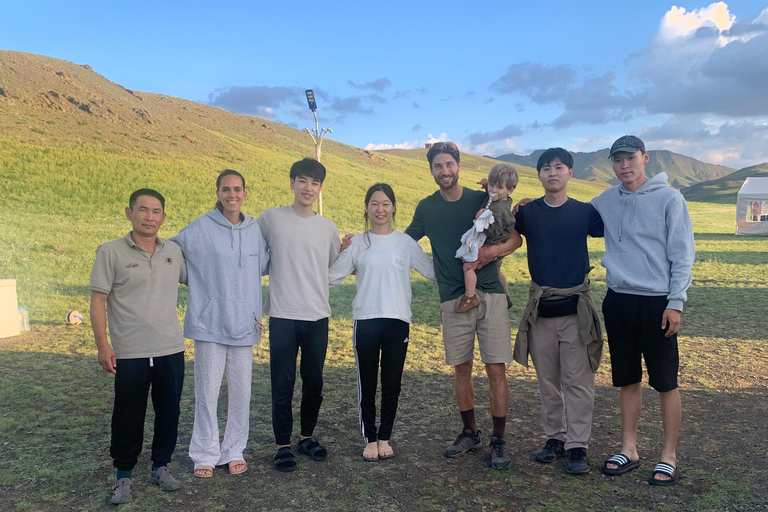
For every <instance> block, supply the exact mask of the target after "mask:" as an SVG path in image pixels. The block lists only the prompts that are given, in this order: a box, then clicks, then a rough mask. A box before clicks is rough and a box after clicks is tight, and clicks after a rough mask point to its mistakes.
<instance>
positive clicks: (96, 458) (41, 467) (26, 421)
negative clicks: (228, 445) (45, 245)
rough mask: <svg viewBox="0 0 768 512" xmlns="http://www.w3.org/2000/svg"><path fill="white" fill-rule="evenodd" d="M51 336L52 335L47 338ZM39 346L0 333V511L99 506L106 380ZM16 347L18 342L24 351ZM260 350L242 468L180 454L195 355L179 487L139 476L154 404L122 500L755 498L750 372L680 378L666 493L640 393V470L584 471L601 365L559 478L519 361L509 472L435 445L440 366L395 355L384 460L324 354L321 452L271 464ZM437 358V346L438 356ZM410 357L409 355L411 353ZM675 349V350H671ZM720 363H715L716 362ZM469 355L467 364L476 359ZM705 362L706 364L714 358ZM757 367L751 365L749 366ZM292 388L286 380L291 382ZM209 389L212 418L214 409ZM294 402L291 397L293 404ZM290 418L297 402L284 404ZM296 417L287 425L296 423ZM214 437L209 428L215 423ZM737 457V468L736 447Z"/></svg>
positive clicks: (202, 505) (449, 421)
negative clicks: (674, 471) (164, 488)
mask: <svg viewBox="0 0 768 512" xmlns="http://www.w3.org/2000/svg"><path fill="white" fill-rule="evenodd" d="M48 335H51V336H53V335H55V332H51V333H48ZM36 343H38V344H39V345H40V346H28V345H27V346H19V345H16V344H14V343H4V344H3V345H2V347H1V348H2V350H0V446H3V460H4V463H3V465H2V466H0V492H2V494H3V496H4V500H3V504H2V506H1V507H8V508H9V509H11V510H12V509H16V508H27V509H34V510H38V509H40V510H54V509H55V510H81V509H100V508H107V507H109V505H108V504H107V499H108V497H109V490H108V489H109V486H110V485H111V483H112V481H113V479H114V476H113V468H112V467H111V461H110V459H109V455H108V445H109V430H110V426H109V423H110V414H111V407H112V397H113V392H112V382H113V378H112V376H111V375H108V374H106V373H104V372H103V371H102V370H101V369H100V368H99V367H98V365H97V364H96V361H95V356H94V355H65V354H51V353H46V352H44V350H45V349H46V345H45V344H46V340H45V338H44V337H41V339H39V340H38V341H36ZM348 348H349V347H348V343H347V340H332V341H331V349H332V351H337V352H338V351H344V350H348ZM22 350H30V351H22ZM267 355H268V351H267V350H266V349H265V348H264V347H262V348H259V349H258V351H257V352H256V354H255V364H254V369H253V389H252V400H251V422H250V427H251V432H250V440H249V443H248V446H247V448H246V451H245V458H246V459H247V460H248V462H249V465H250V469H249V471H248V472H247V473H246V474H244V475H242V476H240V477H233V476H230V475H228V474H227V472H226V469H223V468H217V469H216V472H215V475H214V478H212V479H208V480H201V479H195V478H194V477H193V476H192V475H191V472H192V463H191V461H190V459H189V458H188V456H187V451H188V445H189V439H190V436H191V430H192V421H193V414H194V399H193V397H194V381H193V363H192V361H188V362H187V365H186V379H187V380H186V384H185V389H184V393H183V397H182V404H181V408H182V416H181V419H180V429H179V441H178V446H177V449H176V455H175V458H174V462H173V463H172V465H171V469H173V470H174V471H177V473H178V474H179V476H180V479H181V481H182V484H183V487H182V491H181V492H178V493H162V492H161V491H159V490H158V489H157V488H156V487H153V486H149V485H148V484H147V483H146V477H147V472H148V470H147V468H148V465H149V460H148V456H149V451H150V450H149V440H150V436H151V432H152V427H151V424H152V413H151V410H150V411H149V413H148V419H147V427H146V430H145V436H144V437H145V443H144V450H143V452H142V455H141V458H140V462H139V465H138V466H137V468H136V470H135V478H134V495H135V502H134V503H133V504H132V505H130V506H128V507H127V508H126V509H125V510H153V509H160V508H164V509H172V510H185V511H186V510H189V511H197V510H218V509H221V510H224V509H230V508H234V509H242V510H265V511H266V510H270V511H271V510H302V509H303V510H313V511H324V510H334V511H346V510H348V511H352V510H360V508H361V505H360V504H361V503H384V504H386V507H385V506H382V507H381V509H382V510H393V511H400V510H403V511H405V510H408V511H411V510H478V511H479V510H517V509H525V508H528V507H532V509H533V510H549V509H553V510H554V509H557V510H585V509H591V510H598V511H612V510H614V508H615V506H616V503H617V500H619V501H620V502H621V505H622V506H623V507H625V508H626V509H639V510H645V509H647V510H724V509H726V508H729V507H733V506H736V505H738V506H739V507H741V508H740V509H744V510H747V509H749V508H750V504H754V505H755V506H757V505H758V504H761V503H762V496H764V495H765V492H766V488H765V487H766V482H768V453H766V448H765V443H764V441H763V438H764V432H763V431H764V427H765V422H766V417H768V396H766V395H767V393H766V389H765V386H764V384H760V383H761V382H763V381H760V380H759V379H758V380H755V378H754V376H747V375H742V376H741V377H742V378H743V379H744V385H743V387H741V388H739V387H738V386H737V387H733V386H731V387H729V388H727V389H724V390H717V389H709V388H706V387H701V386H697V385H695V382H694V381H693V380H691V379H688V378H687V377H685V376H684V377H683V385H684V387H683V389H684V391H683V404H684V408H685V420H684V425H683V430H682V433H681V440H680V447H679V450H678V452H679V466H680V468H681V473H682V475H683V479H682V480H681V483H680V485H678V486H677V487H675V488H672V489H667V490H659V489H654V488H651V487H650V486H648V485H647V483H645V480H646V479H647V478H648V476H649V475H650V472H651V469H652V467H653V464H655V462H656V459H657V458H658V456H659V454H660V452H661V448H662V445H663V440H662V435H661V428H660V425H659V421H658V418H659V409H658V398H657V395H656V393H655V392H653V391H651V390H648V389H646V390H645V391H644V395H645V396H644V405H645V408H644V410H643V414H642V417H641V426H640V432H641V433H640V451H641V456H642V457H643V465H642V468H641V469H640V470H637V471H634V472H632V473H630V474H628V475H625V476H623V477H604V476H602V475H601V474H600V473H599V471H598V467H599V464H600V462H601V461H602V460H604V459H605V458H607V457H608V456H610V455H611V454H612V453H614V452H616V451H617V450H618V449H619V447H620V439H621V432H620V426H619V420H618V391H617V390H616V389H614V388H611V387H610V384H609V382H608V376H607V372H606V371H605V370H606V367H605V366H604V367H603V368H602V369H601V371H600V373H599V374H598V376H597V380H598V386H597V390H596V400H595V402H596V403H595V416H594V427H593V431H592V442H591V446H590V450H589V453H590V458H591V466H592V472H591V473H590V474H589V475H584V476H582V477H573V476H570V475H568V474H566V473H565V470H564V462H562V460H560V461H557V462H556V463H554V464H551V465H543V464H538V463H536V462H535V461H533V459H532V456H533V453H534V452H535V451H536V449H537V448H538V447H539V446H540V445H541V444H542V443H543V442H544V440H545V439H544V436H543V433H542V431H541V426H540V419H539V418H540V416H539V402H538V387H537V385H536V383H535V382H534V381H533V380H532V375H533V370H532V369H528V370H526V369H523V368H522V367H520V366H518V365H515V366H514V367H510V369H509V370H508V375H509V376H510V382H509V388H510V408H509V411H508V416H507V436H506V439H507V442H508V447H509V449H510V452H511V456H512V460H513V464H512V467H511V468H510V469H509V470H507V471H495V470H491V469H489V468H488V461H489V456H488V449H487V447H483V448H482V449H480V450H478V451H477V452H474V453H469V454H466V455H464V456H462V457H460V458H458V459H446V458H444V457H443V456H442V451H443V449H444V448H445V446H446V445H448V444H450V443H451V442H452V441H453V439H454V437H455V436H456V435H457V434H458V433H459V430H460V428H461V423H460V418H459V414H458V411H457V408H456V405H455V399H454V394H453V379H452V376H451V374H450V372H449V371H447V369H446V367H445V366H444V365H435V366H434V368H432V369H424V370H421V371H415V370H413V369H412V367H413V366H412V364H411V362H410V361H409V362H408V363H407V366H406V372H405V374H404V377H403V391H402V395H401V404H400V409H399V411H398V418H397V421H396V424H395V432H394V435H393V438H392V445H393V447H394V449H395V451H396V454H397V456H396V457H395V458H394V459H391V460H387V461H380V462H377V463H373V464H372V463H367V462H364V461H363V460H362V459H361V456H360V455H361V452H362V447H363V441H362V438H361V435H360V432H359V426H358V425H359V424H358V414H357V404H356V399H357V391H356V389H357V388H356V382H357V381H356V374H355V370H354V367H353V365H352V364H348V363H344V362H340V360H339V359H338V357H336V356H334V355H331V356H329V363H328V364H327V365H326V370H325V380H326V385H325V389H324V394H325V401H324V403H323V406H322V409H321V413H320V418H319V422H318V426H317V429H316V431H315V434H316V435H317V436H318V437H319V438H320V440H321V441H322V442H323V443H324V444H325V445H326V446H327V447H328V449H329V452H330V456H329V459H328V460H327V461H326V462H323V463H321V462H313V461H310V460H308V459H305V458H302V457H299V469H298V470H297V471H295V472H294V473H291V474H282V473H278V472H276V471H274V470H273V469H272V466H271V458H272V455H273V454H274V450H275V448H274V444H273V437H272V429H271V423H270V421H271V420H270V409H271V406H270V384H269V366H268V363H267V361H266V358H267ZM436 356H437V357H439V354H438V355H436ZM419 358H420V356H419V355H418V354H417V353H412V354H409V360H411V359H412V360H413V362H414V363H416V362H417V360H418V359H419ZM683 359H685V354H684V355H683ZM717 361H718V362H719V364H721V365H722V366H727V362H725V361H719V360H717ZM481 366H482V365H480V364H477V367H478V368H480V367H481ZM713 371H716V368H714V369H713ZM760 371H762V372H763V375H765V366H763V367H761V370H760ZM298 387H299V386H297V389H298ZM487 394H488V381H487V378H486V377H485V374H484V372H483V371H482V370H481V369H480V371H479V372H477V376H476V378H475V395H476V397H477V400H476V416H477V419H478V426H479V428H480V429H481V430H483V434H482V438H483V442H484V443H487V442H488V436H489V433H490V428H491V421H490V413H489V409H488V399H487ZM226 396H227V392H226V385H224V386H223V388H222V393H221V397H220V406H219V418H220V424H221V426H222V431H223V425H224V421H225V417H226V414H225V411H226ZM294 405H295V406H296V407H297V406H298V393H297V396H296V397H295V399H294ZM294 417H295V418H298V411H297V410H295V411H294ZM297 429H298V425H297V423H296V424H295V425H294V434H297V433H298V432H297ZM222 434H223V432H222ZM745 451H747V452H748V453H750V455H751V456H750V464H749V467H745V465H744V459H743V453H744V452H745Z"/></svg>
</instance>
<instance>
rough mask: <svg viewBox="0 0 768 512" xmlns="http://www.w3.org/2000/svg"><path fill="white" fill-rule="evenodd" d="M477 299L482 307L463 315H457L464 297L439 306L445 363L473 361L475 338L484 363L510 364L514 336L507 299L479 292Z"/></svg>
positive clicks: (503, 296) (501, 294) (454, 364)
mask: <svg viewBox="0 0 768 512" xmlns="http://www.w3.org/2000/svg"><path fill="white" fill-rule="evenodd" d="M477 298H478V299H480V305H479V306H477V307H476V308H473V309H470V310H469V311H466V312H464V313H456V311H455V310H456V305H457V304H458V303H459V301H460V300H461V297H457V298H455V299H453V300H447V301H445V302H442V303H441V304H440V319H441V321H442V324H443V346H444V347H445V363H446V364H448V365H450V366H457V365H460V364H461V363H466V362H467V361H472V359H474V349H475V334H477V345H478V348H479V349H480V359H481V360H482V361H483V362H484V363H511V362H512V333H511V331H510V330H509V313H508V312H507V297H506V295H504V294H503V293H486V292H484V291H482V290H477Z"/></svg>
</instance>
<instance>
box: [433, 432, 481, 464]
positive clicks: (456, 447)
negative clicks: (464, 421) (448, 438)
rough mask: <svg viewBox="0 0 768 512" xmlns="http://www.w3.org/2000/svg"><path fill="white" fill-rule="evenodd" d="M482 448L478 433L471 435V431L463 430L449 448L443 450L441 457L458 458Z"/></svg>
mask: <svg viewBox="0 0 768 512" xmlns="http://www.w3.org/2000/svg"><path fill="white" fill-rule="evenodd" d="M482 446H483V443H482V441H480V431H479V430H478V431H477V435H472V431H471V430H469V429H468V428H465V429H464V430H462V431H461V434H459V437H457V438H456V441H454V442H453V444H452V445H451V446H449V447H448V448H446V449H445V452H443V455H445V456H446V457H458V456H459V455H461V454H463V453H467V452H468V451H470V450H477V449H478V448H481V447H482Z"/></svg>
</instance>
